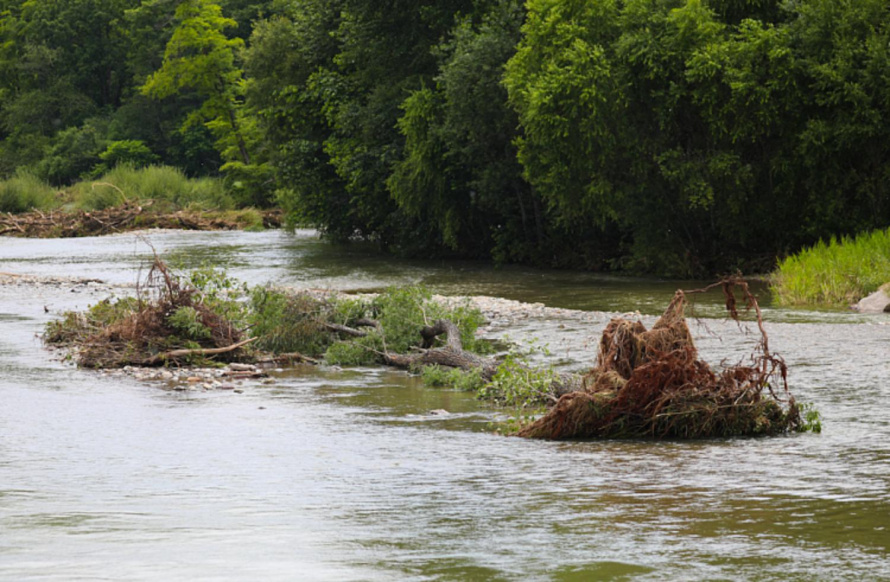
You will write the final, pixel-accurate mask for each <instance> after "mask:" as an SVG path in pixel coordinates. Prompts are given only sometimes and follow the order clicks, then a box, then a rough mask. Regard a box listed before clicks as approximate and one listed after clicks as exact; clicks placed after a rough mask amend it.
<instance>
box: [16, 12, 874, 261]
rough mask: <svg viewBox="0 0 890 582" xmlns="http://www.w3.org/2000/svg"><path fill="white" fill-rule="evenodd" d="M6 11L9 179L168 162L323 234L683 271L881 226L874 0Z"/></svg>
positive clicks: (498, 255) (68, 179)
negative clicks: (219, 181)
mask: <svg viewBox="0 0 890 582" xmlns="http://www.w3.org/2000/svg"><path fill="white" fill-rule="evenodd" d="M0 17H2V21H0V178H11V177H13V176H14V175H15V176H23V175H25V174H23V173H22V172H28V173H29V174H31V175H35V176H37V177H39V178H40V179H42V180H45V181H48V182H50V183H51V184H53V185H55V186H60V185H66V184H70V183H72V182H74V181H76V180H78V179H81V178H84V177H88V178H94V177H96V176H98V175H100V174H102V173H104V172H107V171H110V170H113V169H114V167H115V165H117V164H120V163H127V164H130V165H134V166H145V165H150V164H154V163H164V164H168V165H173V166H175V167H178V168H180V169H181V170H182V171H183V172H184V173H185V174H186V175H188V176H206V175H220V176H223V177H224V178H225V183H226V186H227V189H228V191H229V195H230V196H231V197H232V198H233V200H234V201H235V203H236V204H240V205H269V204H278V205H281V206H282V207H284V208H285V209H286V210H287V211H288V213H289V214H290V216H291V218H292V221H293V222H295V223H297V222H299V223H309V224H314V225H316V226H318V227H319V228H321V229H322V230H323V231H324V232H325V233H327V235H329V236H330V237H332V238H337V239H350V238H355V237H362V238H366V239H370V240H374V241H377V242H379V243H380V245H381V247H384V248H389V249H391V250H395V251H399V252H402V253H407V254H423V255H426V256H429V255H431V254H439V255H452V256H465V257H480V258H492V259H494V260H497V261H502V262H509V261H519V262H528V263H536V264H543V265H551V266H574V267H585V268H624V269H632V270H637V271H652V272H660V273H671V274H675V275H696V274H703V273H712V272H714V271H720V270H729V269H735V268H738V267H743V268H748V269H750V268H756V269H768V268H770V267H772V265H773V264H774V263H775V260H776V257H777V256H784V255H787V254H789V253H792V252H795V251H796V250H798V249H800V248H802V247H804V246H806V245H812V244H814V243H815V242H816V241H818V240H819V239H828V238H830V237H831V236H851V235H855V234H857V233H860V232H864V231H867V230H874V229H878V228H886V227H887V225H888V224H890V193H888V190H887V188H888V186H887V184H888V183H890V162H888V160H890V126H888V125H887V124H886V122H885V120H886V119H887V118H890V75H888V73H887V71H888V70H890V48H888V47H890V26H888V23H890V7H888V5H887V3H886V2H884V1H883V0H800V1H796V2H783V1H781V0H745V1H741V0H589V1H584V2H582V1H578V0H527V1H522V0H422V1H420V2H407V1H405V0H377V1H375V2H370V1H368V0H267V1H265V2H257V1H248V0H219V1H217V2H211V1H209V0H184V1H182V2H168V1H166V0H41V1H37V0H0ZM35 196H36V197H38V198H39V195H35Z"/></svg>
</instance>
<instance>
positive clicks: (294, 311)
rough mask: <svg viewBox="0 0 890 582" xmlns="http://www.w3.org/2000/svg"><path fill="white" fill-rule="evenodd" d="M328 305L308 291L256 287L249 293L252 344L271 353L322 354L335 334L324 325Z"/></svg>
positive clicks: (328, 309)
mask: <svg viewBox="0 0 890 582" xmlns="http://www.w3.org/2000/svg"><path fill="white" fill-rule="evenodd" d="M330 309H331V308H330V306H329V305H328V304H327V302H325V301H322V300H320V299H316V298H314V297H312V296H311V295H308V294H305V293H301V294H296V295H294V294H290V293H286V292H284V291H280V290H277V289H273V288H271V287H257V288H255V289H254V290H253V292H252V293H251V297H250V312H251V315H250V323H251V329H252V332H253V335H254V336H255V337H258V338H260V339H259V340H258V341H257V342H256V347H257V348H259V349H261V350H266V351H270V352H275V353H290V352H298V353H301V354H304V355H307V356H315V355H319V354H323V353H324V352H325V350H326V349H327V348H328V346H329V345H330V344H331V343H333V342H334V341H335V340H336V337H334V335H333V334H332V333H331V332H330V331H328V330H327V329H325V327H324V323H323V322H324V321H325V320H327V318H328V313H329V312H330Z"/></svg>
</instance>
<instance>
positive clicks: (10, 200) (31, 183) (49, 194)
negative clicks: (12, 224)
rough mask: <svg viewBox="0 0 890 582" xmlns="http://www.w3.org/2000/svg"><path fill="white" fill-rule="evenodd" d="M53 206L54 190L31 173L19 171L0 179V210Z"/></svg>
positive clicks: (24, 210)
mask: <svg viewBox="0 0 890 582" xmlns="http://www.w3.org/2000/svg"><path fill="white" fill-rule="evenodd" d="M53 206H55V191H54V190H53V189H52V188H51V187H50V186H49V185H48V184H46V183H45V182H43V181H41V180H40V179H39V178H37V177H36V176H34V175H33V174H29V173H26V172H19V173H17V174H16V175H15V176H13V177H12V178H10V179H8V180H3V181H0V212H12V213H19V212H28V211H29V210H32V209H34V208H37V209H40V210H47V209H49V208H52V207H53Z"/></svg>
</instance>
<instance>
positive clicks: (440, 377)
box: [422, 366, 486, 393]
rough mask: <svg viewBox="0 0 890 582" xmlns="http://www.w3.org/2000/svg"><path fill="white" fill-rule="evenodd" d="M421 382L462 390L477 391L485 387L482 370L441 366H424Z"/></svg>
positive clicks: (437, 386)
mask: <svg viewBox="0 0 890 582" xmlns="http://www.w3.org/2000/svg"><path fill="white" fill-rule="evenodd" d="M422 374H423V383H424V384H426V385H427V386H433V387H436V388H454V389H456V390H460V391H462V392H476V393H479V392H480V391H481V390H482V389H483V388H484V387H485V384H486V382H485V380H483V379H482V370H480V369H474V370H467V371H465V370H460V369H458V368H443V367H442V366H425V367H424V368H423V370H422Z"/></svg>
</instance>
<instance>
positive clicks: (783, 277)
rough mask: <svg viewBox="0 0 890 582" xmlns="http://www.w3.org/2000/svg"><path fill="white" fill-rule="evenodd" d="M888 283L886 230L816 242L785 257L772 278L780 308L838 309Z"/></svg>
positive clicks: (889, 253)
mask: <svg viewBox="0 0 890 582" xmlns="http://www.w3.org/2000/svg"><path fill="white" fill-rule="evenodd" d="M887 282H890V228H888V229H886V230H876V231H873V232H869V233H865V234H861V235H859V236H857V237H855V238H853V239H851V238H842V239H840V240H837V239H831V241H830V242H829V243H828V244H826V243H825V242H824V241H820V242H819V243H818V244H816V245H815V246H813V247H811V248H808V249H804V250H803V251H801V252H799V253H797V254H796V255H793V256H791V257H788V258H787V259H785V260H784V261H782V262H781V263H780V264H779V267H778V269H777V270H776V272H775V273H774V274H773V294H774V296H775V299H776V302H777V303H778V304H780V305H824V306H833V307H841V306H845V305H849V304H851V303H855V302H857V301H859V300H860V299H861V298H862V297H864V296H866V295H868V294H869V293H872V292H873V291H875V290H877V289H878V288H879V287H880V286H881V285H883V284H884V283H887Z"/></svg>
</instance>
